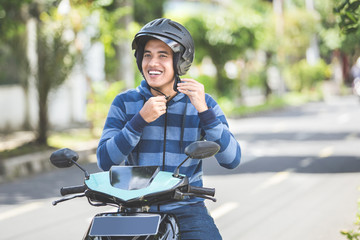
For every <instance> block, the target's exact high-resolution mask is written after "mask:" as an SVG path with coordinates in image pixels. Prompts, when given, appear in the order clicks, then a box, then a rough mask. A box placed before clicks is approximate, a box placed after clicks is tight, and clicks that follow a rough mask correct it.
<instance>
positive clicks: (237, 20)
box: [184, 4, 261, 96]
mask: <svg viewBox="0 0 360 240" xmlns="http://www.w3.org/2000/svg"><path fill="white" fill-rule="evenodd" d="M260 23H261V17H260V15H259V14H258V13H257V12H256V11H254V10H252V9H250V8H243V7H242V6H239V5H237V4H234V5H232V6H231V7H230V6H222V7H220V8H219V10H215V12H212V13H211V14H204V15H201V16H196V17H190V18H189V19H187V20H186V21H185V22H184V25H185V27H186V28H187V29H188V30H189V31H190V32H191V33H192V36H193V38H194V42H195V46H196V59H197V61H198V62H201V61H202V59H203V58H204V57H205V56H209V57H210V58H211V60H212V62H213V64H214V65H215V67H216V89H217V91H218V93H219V94H220V95H222V96H224V95H232V94H234V93H236V90H238V88H237V87H236V86H238V84H237V83H236V82H235V80H234V79H230V78H229V77H228V76H227V73H226V71H225V64H226V63H227V62H228V61H230V60H236V59H238V58H239V57H241V56H244V53H245V52H246V50H248V49H255V48H256V47H257V43H258V41H257V28H258V27H260Z"/></svg>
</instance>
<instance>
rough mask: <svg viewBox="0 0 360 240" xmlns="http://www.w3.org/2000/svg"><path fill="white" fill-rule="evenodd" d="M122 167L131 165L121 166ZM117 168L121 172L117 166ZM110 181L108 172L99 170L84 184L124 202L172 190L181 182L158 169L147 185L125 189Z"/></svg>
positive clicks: (169, 173) (180, 179)
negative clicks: (115, 185)
mask: <svg viewBox="0 0 360 240" xmlns="http://www.w3.org/2000/svg"><path fill="white" fill-rule="evenodd" d="M122 168H132V167H127V166H123V167H122ZM118 170H119V171H120V172H121V169H119V167H118ZM110 181H111V178H110V176H109V172H99V173H94V174H91V176H90V178H89V179H87V180H85V184H86V185H87V187H88V188H89V189H90V190H92V191H96V192H101V193H103V194H106V195H110V196H114V197H116V198H119V199H122V200H123V201H124V202H126V201H130V200H134V199H141V198H143V197H144V196H146V195H150V194H152V195H154V194H156V193H160V192H166V191H169V190H172V189H174V188H176V186H178V185H179V184H181V183H182V178H176V177H173V176H172V173H171V172H164V171H159V172H158V173H157V174H156V175H155V176H154V178H153V180H152V181H151V183H150V184H149V185H148V186H147V187H145V188H142V189H134V190H125V189H120V188H117V187H114V186H113V185H112V184H111V182H110Z"/></svg>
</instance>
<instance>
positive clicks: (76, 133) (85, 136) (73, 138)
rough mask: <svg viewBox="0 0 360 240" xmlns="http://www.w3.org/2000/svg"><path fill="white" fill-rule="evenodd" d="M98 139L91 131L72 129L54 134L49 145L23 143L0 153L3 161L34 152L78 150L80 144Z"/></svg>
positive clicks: (51, 135) (49, 139) (0, 158)
mask: <svg viewBox="0 0 360 240" xmlns="http://www.w3.org/2000/svg"><path fill="white" fill-rule="evenodd" d="M94 139H98V138H95V137H93V136H92V135H91V133H90V130H89V129H72V130H68V131H62V132H53V133H51V134H50V136H49V138H48V144H47V145H46V144H39V143H37V142H36V141H35V140H32V141H28V142H25V143H23V144H22V145H20V146H17V147H14V148H11V149H5V150H3V151H0V161H1V160H2V159H6V158H11V157H16V156H21V155H25V154H29V153H32V152H40V151H46V150H54V151H55V150H56V149H59V148H64V147H68V148H76V147H77V146H78V145H79V144H83V143H86V142H88V141H91V140H94Z"/></svg>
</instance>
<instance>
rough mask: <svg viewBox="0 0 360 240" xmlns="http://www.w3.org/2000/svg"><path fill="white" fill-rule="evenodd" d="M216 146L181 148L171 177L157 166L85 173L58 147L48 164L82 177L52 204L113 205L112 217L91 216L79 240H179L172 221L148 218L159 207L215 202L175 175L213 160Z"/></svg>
mask: <svg viewBox="0 0 360 240" xmlns="http://www.w3.org/2000/svg"><path fill="white" fill-rule="evenodd" d="M219 150H220V146H219V145H218V144H217V143H215V142H211V141H197V142H193V143H191V144H190V145H189V146H187V147H186V148H185V154H186V155H187V158H186V159H185V160H184V161H182V162H181V163H180V164H179V166H178V167H177V168H176V169H175V171H174V172H167V171H161V170H160V167H158V166H112V167H111V169H110V170H109V171H105V172H97V173H92V174H89V173H88V172H87V171H86V170H85V169H84V168H83V167H81V166H80V165H79V164H78V163H77V160H78V159H79V155H78V154H77V153H76V152H74V151H72V150H70V149H68V148H63V149H60V150H57V151H55V152H53V153H52V154H51V156H50V161H51V163H52V164H53V165H54V166H56V167H58V168H68V167H71V166H72V165H76V166H77V167H79V168H80V169H81V170H82V171H83V172H84V174H85V180H84V184H82V185H78V186H71V187H62V188H61V189H60V193H61V195H62V196H65V195H69V196H66V197H64V198H62V199H59V200H56V201H54V202H53V205H54V206H55V205H57V204H58V203H60V202H64V201H67V200H71V199H74V198H78V197H86V198H87V199H88V202H89V204H91V205H92V206H96V207H99V206H114V207H115V210H114V212H102V213H99V214H97V215H96V216H94V218H93V219H92V221H91V223H90V226H89V228H88V230H87V231H86V233H85V235H84V237H83V240H105V239H106V240H110V239H111V240H115V239H116V240H125V239H126V240H128V239H133V240H135V239H137V240H142V239H154V240H155V239H156V240H165V239H166V240H168V239H180V232H179V226H178V223H177V220H176V216H174V215H172V214H166V213H151V212H149V210H150V207H151V206H154V205H159V204H166V203H171V202H174V201H181V200H185V199H188V198H191V197H200V198H205V199H210V200H212V201H216V199H215V198H214V196H215V189H214V188H204V187H195V186H191V185H190V184H189V180H188V178H187V177H186V176H185V175H183V174H180V173H179V172H180V167H181V166H182V165H183V164H184V163H185V162H186V161H187V160H188V159H189V158H193V159H204V158H208V157H211V156H213V155H215V154H216V153H217V152H218V151H219Z"/></svg>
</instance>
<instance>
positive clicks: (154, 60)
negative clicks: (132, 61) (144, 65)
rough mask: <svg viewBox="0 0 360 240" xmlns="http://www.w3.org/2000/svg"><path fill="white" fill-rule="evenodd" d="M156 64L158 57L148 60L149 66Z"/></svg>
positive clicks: (157, 63)
mask: <svg viewBox="0 0 360 240" xmlns="http://www.w3.org/2000/svg"><path fill="white" fill-rule="evenodd" d="M157 65H159V59H158V58H157V57H153V58H151V60H150V62H149V66H157Z"/></svg>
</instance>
